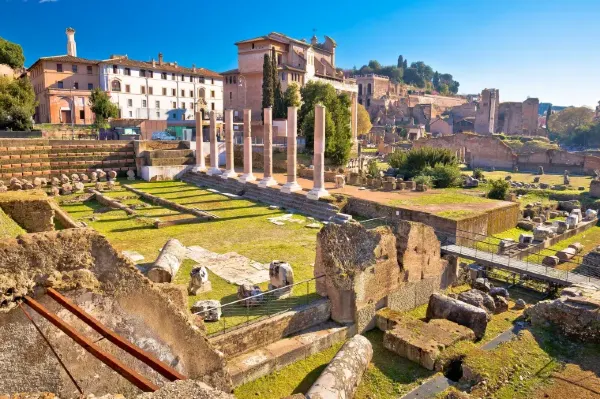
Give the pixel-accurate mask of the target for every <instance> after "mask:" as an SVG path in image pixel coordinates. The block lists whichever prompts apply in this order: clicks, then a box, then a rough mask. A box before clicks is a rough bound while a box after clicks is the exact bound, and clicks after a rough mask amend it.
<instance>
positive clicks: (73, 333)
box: [23, 296, 158, 392]
mask: <svg viewBox="0 0 600 399" xmlns="http://www.w3.org/2000/svg"><path fill="white" fill-rule="evenodd" d="M23 300H24V302H25V303H26V304H27V305H29V307H31V308H32V309H33V310H35V311H36V312H37V313H39V314H40V316H42V317H43V318H45V319H46V320H48V321H49V322H50V323H52V324H54V325H55V326H56V327H58V329H60V330H61V331H62V332H64V333H65V334H67V335H68V336H69V337H70V338H71V339H72V340H73V341H75V342H77V343H78V344H79V345H80V346H81V347H82V348H83V349H85V350H86V351H88V352H90V353H91V354H92V355H94V356H95V357H96V358H97V359H98V360H100V361H101V362H102V363H104V364H106V365H107V366H108V367H110V368H111V369H113V370H114V371H116V372H117V373H119V374H120V375H121V376H123V377H124V378H125V379H126V380H127V381H129V382H131V383H132V384H133V385H135V386H136V387H138V388H139V389H141V390H142V391H144V392H154V391H157V390H158V386H157V385H155V384H154V383H152V382H151V381H150V380H148V379H146V378H144V377H143V376H141V375H140V374H138V373H137V372H135V371H134V370H132V369H130V368H129V367H127V366H126V365H125V364H123V363H121V362H120V361H119V360H118V359H117V358H115V357H114V356H112V355H111V354H109V353H106V352H104V351H103V350H102V349H101V348H100V347H99V346H98V345H96V344H94V343H93V342H92V341H90V340H89V339H88V338H86V337H84V336H83V335H81V334H79V332H77V330H75V329H74V328H73V327H71V326H70V325H68V324H67V323H65V322H64V321H62V320H61V319H60V318H59V317H58V316H56V315H55V314H54V313H52V312H50V311H49V310H48V309H46V308H45V307H44V305H42V304H41V303H39V302H37V301H36V300H35V299H33V298H31V297H29V296H25V297H24V298H23Z"/></svg>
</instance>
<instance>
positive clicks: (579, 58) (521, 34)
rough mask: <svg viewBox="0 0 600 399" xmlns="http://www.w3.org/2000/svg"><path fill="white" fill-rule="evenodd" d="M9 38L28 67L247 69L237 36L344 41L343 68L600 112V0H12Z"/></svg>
mask: <svg viewBox="0 0 600 399" xmlns="http://www.w3.org/2000/svg"><path fill="white" fill-rule="evenodd" d="M0 20H1V21H2V22H1V23H0V37H3V38H5V39H7V40H10V41H13V42H16V43H19V44H20V45H21V46H23V49H24V52H25V57H26V61H25V63H26V66H29V65H31V64H32V63H33V62H35V60H37V59H38V58H39V57H42V56H51V55H59V54H65V53H66V36H65V29H66V28H67V27H69V26H71V27H73V28H75V30H76V31H77V33H76V35H75V39H76V41H77V52H78V56H80V57H84V58H91V59H106V58H108V57H109V56H110V55H111V54H127V55H128V56H129V58H131V59H137V60H150V59H151V58H157V55H158V53H159V52H162V53H163V54H164V58H165V61H177V62H178V63H179V64H180V65H184V66H191V65H192V64H196V65H197V66H202V67H205V68H208V69H211V70H214V71H217V72H223V71H226V70H228V69H233V68H236V67H237V53H236V47H235V46H234V43H235V42H236V41H239V40H243V39H248V38H252V37H256V36H261V35H264V34H267V33H269V32H273V31H274V32H280V33H284V34H287V35H289V36H292V37H294V38H297V39H302V38H306V39H308V40H310V38H311V36H312V35H313V32H316V35H317V36H318V37H319V39H320V40H323V36H324V35H328V36H330V37H332V38H333V39H334V40H335V41H336V42H337V44H338V47H337V51H336V64H337V66H338V67H343V68H352V67H353V66H356V67H357V68H360V67H361V66H362V65H364V64H367V63H368V62H369V60H373V59H374V60H377V61H379V62H380V63H381V64H383V65H390V64H396V62H397V59H398V55H400V54H402V55H403V56H404V57H405V58H406V59H408V62H409V63H411V62H414V61H424V62H425V63H426V64H428V65H430V66H431V67H432V68H433V69H434V70H437V71H439V72H440V73H450V74H452V75H453V76H454V79H455V80H458V81H459V82H460V90H459V93H464V94H471V93H478V92H481V90H482V89H484V88H486V87H487V88H496V89H499V90H500V100H501V101H523V100H525V99H526V98H527V97H537V98H539V99H540V102H551V103H553V104H554V105H575V106H581V105H587V106H590V107H595V106H596V104H597V103H598V101H599V100H600V0H570V1H564V0H501V1H498V0H473V1H467V0H442V1H438V0H427V1H425V0H410V1H405V0H379V1H377V2H375V3H370V2H368V1H364V0H363V1H360V2H359V1H354V0H347V1H344V2H332V1H313V0H304V1H301V2H296V1H281V2H278V1H274V0H271V1H267V2H261V1H240V0H229V1H224V2H218V1H206V0H171V1H168V2H167V1H156V0H103V1H99V0H0Z"/></svg>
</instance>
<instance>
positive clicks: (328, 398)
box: [306, 335, 373, 399]
mask: <svg viewBox="0 0 600 399" xmlns="http://www.w3.org/2000/svg"><path fill="white" fill-rule="evenodd" d="M372 357H373V347H372V346H371V342H369V340H368V339H366V338H365V337H363V336H362V335H355V336H354V337H352V338H351V339H350V340H348V342H346V343H345V344H344V346H342V349H340V351H339V352H338V353H337V354H336V355H335V357H334V358H333V360H332V361H331V362H330V363H329V364H328V365H327V367H326V368H325V370H324V371H323V373H321V375H320V376H319V378H318V379H317V381H315V383H314V384H313V386H312V387H310V389H309V390H308V392H307V393H306V397H307V398H308V399H339V398H353V397H354V392H356V388H357V387H358V384H360V380H361V379H362V376H363V373H364V372H365V370H366V369H367V366H368V365H369V362H370V361H371V358H372Z"/></svg>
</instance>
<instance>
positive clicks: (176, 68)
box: [100, 58, 222, 78]
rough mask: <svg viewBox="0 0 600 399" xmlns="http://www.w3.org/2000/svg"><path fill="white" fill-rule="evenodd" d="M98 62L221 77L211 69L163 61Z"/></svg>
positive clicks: (119, 59) (123, 59)
mask: <svg viewBox="0 0 600 399" xmlns="http://www.w3.org/2000/svg"><path fill="white" fill-rule="evenodd" d="M100 62H102V63H105V64H111V65H124V66H132V67H139V68H146V69H148V70H156V71H163V72H175V73H185V74H188V75H194V76H204V77H209V78H222V76H221V75H220V74H219V73H217V72H214V71H211V70H209V69H206V68H196V71H194V70H193V69H192V68H187V67H183V66H181V65H177V66H175V65H172V64H169V63H164V62H163V64H162V65H159V64H158V62H155V65H152V61H135V60H130V59H129V58H113V59H108V60H103V61H100Z"/></svg>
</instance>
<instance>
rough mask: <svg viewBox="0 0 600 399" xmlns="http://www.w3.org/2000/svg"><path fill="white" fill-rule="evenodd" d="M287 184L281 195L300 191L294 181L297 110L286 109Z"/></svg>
mask: <svg viewBox="0 0 600 399" xmlns="http://www.w3.org/2000/svg"><path fill="white" fill-rule="evenodd" d="M287 134H288V135H287V183H285V184H284V185H283V187H281V192H283V193H287V194H289V193H293V192H295V191H300V190H302V187H300V185H299V184H298V182H297V181H296V170H297V150H298V142H297V141H296V138H297V136H298V108H297V107H288V117H287Z"/></svg>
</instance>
